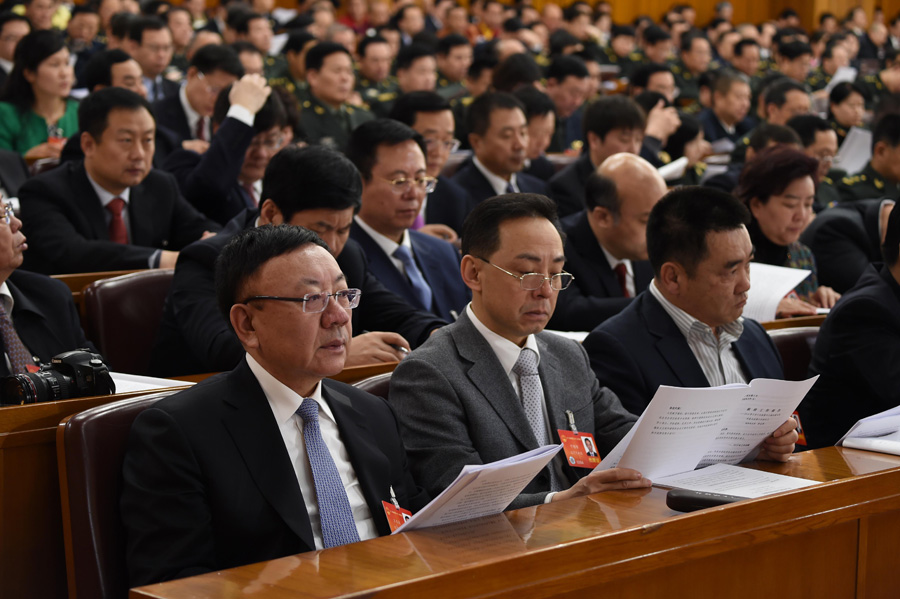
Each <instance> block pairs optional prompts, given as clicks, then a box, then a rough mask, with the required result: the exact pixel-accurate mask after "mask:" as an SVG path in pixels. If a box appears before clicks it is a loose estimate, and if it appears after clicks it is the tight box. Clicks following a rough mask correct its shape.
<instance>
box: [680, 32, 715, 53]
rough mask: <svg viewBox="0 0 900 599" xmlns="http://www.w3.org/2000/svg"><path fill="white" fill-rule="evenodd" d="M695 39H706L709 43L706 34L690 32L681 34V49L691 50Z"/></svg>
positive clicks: (684, 50)
mask: <svg viewBox="0 0 900 599" xmlns="http://www.w3.org/2000/svg"><path fill="white" fill-rule="evenodd" d="M694 40H706V42H707V43H709V40H708V39H706V36H705V35H703V34H702V33H699V32H694V33H688V34H685V35H682V36H681V51H682V52H690V51H691V48H692V47H693V46H694Z"/></svg>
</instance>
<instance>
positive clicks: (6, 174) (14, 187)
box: [0, 150, 28, 198]
mask: <svg viewBox="0 0 900 599" xmlns="http://www.w3.org/2000/svg"><path fill="white" fill-rule="evenodd" d="M27 179H28V166H27V165H26V164H25V160H24V159H23V158H22V155H21V154H19V153H18V152H13V151H11V150H0V194H2V197H4V198H14V197H16V196H17V195H19V188H20V187H22V184H23V183H25V181H26V180H27Z"/></svg>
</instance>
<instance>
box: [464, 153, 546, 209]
mask: <svg viewBox="0 0 900 599" xmlns="http://www.w3.org/2000/svg"><path fill="white" fill-rule="evenodd" d="M453 181H454V182H455V183H456V184H457V185H459V186H460V187H462V188H463V189H465V190H466V191H468V192H469V195H470V196H471V197H472V201H473V202H474V203H475V204H476V205H477V204H480V203H481V202H483V201H484V200H486V199H488V198H492V197H494V196H495V195H497V192H496V191H494V188H493V187H491V184H490V182H489V181H488V180H487V179H486V178H485V176H484V175H482V174H481V171H479V170H478V168H476V166H475V163H474V162H473V161H471V160H469V161H467V162H466V163H465V164H464V165H463V166H462V167H461V168H460V169H459V170H458V171H456V174H455V175H453ZM516 184H517V185H518V187H519V191H520V192H522V193H539V194H543V195H547V184H546V183H544V182H543V181H541V180H540V179H538V178H537V177H532V176H531V175H526V174H525V173H517V174H516Z"/></svg>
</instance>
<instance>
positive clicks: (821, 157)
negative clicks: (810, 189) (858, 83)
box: [787, 114, 855, 286]
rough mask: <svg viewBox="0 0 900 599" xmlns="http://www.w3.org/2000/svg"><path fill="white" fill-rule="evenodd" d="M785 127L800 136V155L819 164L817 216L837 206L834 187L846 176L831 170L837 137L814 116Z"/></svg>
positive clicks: (792, 120) (838, 196)
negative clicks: (801, 149)
mask: <svg viewBox="0 0 900 599" xmlns="http://www.w3.org/2000/svg"><path fill="white" fill-rule="evenodd" d="M787 126H788V127H790V128H791V129H793V130H794V131H795V132H796V133H797V136H798V137H800V144H801V145H802V146H803V153H804V154H806V155H807V156H811V157H813V158H815V159H816V160H818V161H819V170H818V172H817V173H816V201H815V203H814V204H813V210H815V212H816V213H819V212H821V211H822V210H824V209H825V208H827V207H829V206H834V205H835V204H837V203H839V202H840V201H841V194H840V192H838V190H837V187H836V185H835V184H836V182H837V181H840V180H841V179H842V178H843V177H844V175H846V173H845V172H844V171H843V170H841V169H836V168H832V167H833V165H834V157H835V156H837V152H838V136H837V133H836V132H835V130H834V129H832V128H831V125H829V124H828V121H826V120H825V119H823V118H822V117H820V116H816V115H814V114H801V115H798V116H795V117H791V118H790V119H789V120H788V122H787ZM854 282H855V281H854ZM824 284H826V283H823V285H824ZM829 286H830V285H829Z"/></svg>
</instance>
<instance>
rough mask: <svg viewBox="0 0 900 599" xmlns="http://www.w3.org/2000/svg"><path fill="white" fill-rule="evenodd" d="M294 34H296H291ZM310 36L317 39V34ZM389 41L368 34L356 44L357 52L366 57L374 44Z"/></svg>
mask: <svg viewBox="0 0 900 599" xmlns="http://www.w3.org/2000/svg"><path fill="white" fill-rule="evenodd" d="M291 35H294V34H291ZM307 35H309V36H310V39H315V36H314V35H313V34H311V33H309V34H307ZM387 43H388V41H387V40H386V39H384V38H383V37H381V36H380V35H377V34H376V35H367V36H365V37H363V38H362V39H361V40H359V43H358V44H356V53H357V54H359V55H360V57H361V58H365V56H366V49H368V47H369V46H371V45H372V44H387Z"/></svg>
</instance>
